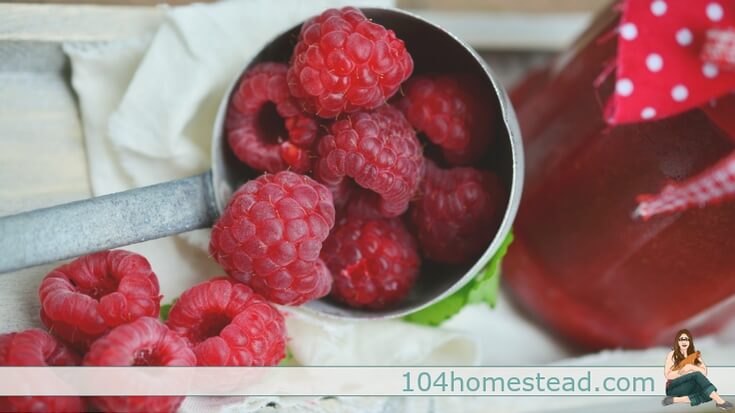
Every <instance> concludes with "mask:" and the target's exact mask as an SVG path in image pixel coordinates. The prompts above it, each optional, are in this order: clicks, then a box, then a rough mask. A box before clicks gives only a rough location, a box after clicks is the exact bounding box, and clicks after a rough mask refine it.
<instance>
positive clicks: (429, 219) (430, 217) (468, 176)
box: [411, 162, 507, 263]
mask: <svg viewBox="0 0 735 413" xmlns="http://www.w3.org/2000/svg"><path fill="white" fill-rule="evenodd" d="M419 192H420V196H419V198H418V199H417V200H415V201H414V202H413V203H412V207H411V221H412V223H413V225H414V227H415V228H416V229H417V232H418V240H419V245H420V246H421V251H422V252H423V254H424V256H425V257H426V258H429V259H431V260H434V261H438V262H444V263H463V262H466V261H469V260H472V259H474V258H477V256H478V255H479V254H480V253H482V251H484V250H485V248H487V246H488V245H489V243H490V241H491V240H492V239H493V237H494V236H495V232H496V231H497V229H498V225H499V224H500V220H501V218H502V214H503V211H504V206H505V204H506V202H507V193H506V191H505V188H504V187H503V184H502V182H501V181H500V178H498V176H497V175H495V174H494V173H492V172H490V171H481V170H478V169H474V168H453V169H448V170H443V169H439V168H438V167H436V166H435V165H434V164H432V163H431V162H427V167H426V175H425V177H424V180H423V181H422V184H421V189H420V191H419Z"/></svg>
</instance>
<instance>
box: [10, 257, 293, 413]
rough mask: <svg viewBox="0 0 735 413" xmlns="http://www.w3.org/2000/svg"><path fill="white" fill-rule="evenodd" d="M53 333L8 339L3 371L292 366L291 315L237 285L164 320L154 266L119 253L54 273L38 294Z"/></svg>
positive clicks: (218, 284)
mask: <svg viewBox="0 0 735 413" xmlns="http://www.w3.org/2000/svg"><path fill="white" fill-rule="evenodd" d="M38 297H39V300H40V303H41V314H40V319H41V322H42V323H43V325H44V326H45V327H46V328H47V329H48V331H44V330H41V329H38V328H32V329H28V330H25V331H20V332H15V333H7V334H2V335H0V365H1V366H80V365H81V366H273V365H276V364H278V363H279V362H280V361H281V359H283V358H284V356H285V352H286V328H285V322H284V319H283V315H282V314H281V313H280V312H279V311H278V309H276V308H275V307H274V306H272V305H271V304H270V303H269V302H268V301H267V300H266V299H265V298H263V297H262V296H261V295H259V294H257V293H255V292H254V291H253V290H252V289H251V288H250V287H248V286H246V285H244V284H242V283H240V282H237V281H235V280H233V279H231V278H227V277H220V278H214V279H212V280H209V281H205V282H202V283H200V284H198V285H195V286H194V287H192V288H190V289H189V290H187V291H186V292H184V293H183V294H182V295H181V297H180V298H179V299H178V300H177V301H176V303H175V304H174V305H173V307H172V308H171V310H170V313H169V316H168V320H167V321H165V322H164V321H163V320H161V319H160V318H159V317H160V314H159V313H160V308H161V307H160V302H161V298H162V297H161V295H160V292H159V285H158V277H157V276H156V274H155V273H154V272H153V270H152V269H151V265H150V263H149V262H148V260H147V259H146V258H145V257H143V256H141V255H139V254H136V253H133V252H129V251H124V250H113V251H103V252H98V253H95V254H91V255H86V256H83V257H80V258H77V259H76V260H74V261H72V262H70V263H68V264H65V265H62V266H60V267H58V268H56V269H54V270H53V271H51V272H50V273H49V274H48V275H46V277H45V278H44V279H43V280H42V281H41V285H40V287H39V289H38ZM183 400H184V397H172V396H132V397H124V396H117V397H112V396H96V397H89V398H83V397H76V396H64V397H61V396H13V397H8V396H3V397H0V411H3V412H83V411H100V412H175V411H176V410H177V409H178V407H179V406H180V405H181V403H182V402H183Z"/></svg>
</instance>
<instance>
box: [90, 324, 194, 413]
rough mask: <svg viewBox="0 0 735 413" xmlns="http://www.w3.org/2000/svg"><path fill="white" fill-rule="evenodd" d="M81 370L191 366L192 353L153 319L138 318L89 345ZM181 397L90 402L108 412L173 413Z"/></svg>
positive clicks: (180, 339) (93, 400)
mask: <svg viewBox="0 0 735 413" xmlns="http://www.w3.org/2000/svg"><path fill="white" fill-rule="evenodd" d="M83 364H84V365H85V366H195V365H196V364H197V360H196V356H195V355H194V352H193V351H192V350H191V349H190V348H189V344H188V343H187V342H186V340H185V339H184V338H182V337H181V336H179V335H178V334H176V333H174V332H173V331H171V330H169V329H168V327H166V326H165V325H163V324H161V322H160V321H158V319H156V318H151V317H142V318H139V319H137V320H135V321H133V322H132V323H129V324H123V325H121V326H118V327H115V328H114V329H112V330H111V331H110V332H109V333H108V334H107V335H105V336H104V337H101V338H99V339H98V340H97V341H95V342H94V343H92V346H91V347H90V348H89V352H87V355H86V356H84V362H83ZM183 401H184V397H179V396H165V397H163V396H129V397H122V396H121V397H112V396H98V397H93V398H92V402H93V404H94V405H95V406H97V407H98V408H99V409H101V410H103V411H109V412H175V411H176V409H178V407H179V405H181V402H183Z"/></svg>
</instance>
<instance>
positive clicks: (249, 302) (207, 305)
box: [167, 278, 286, 366]
mask: <svg viewBox="0 0 735 413" xmlns="http://www.w3.org/2000/svg"><path fill="white" fill-rule="evenodd" d="M167 324H168V326H169V328H171V330H173V331H175V332H177V333H179V334H180V335H181V336H183V337H184V338H186V339H188V340H189V342H190V343H192V345H193V346H194V353H195V354H196V356H197V364H198V365H200V366H274V365H276V364H278V362H279V361H280V360H281V359H282V358H283V357H284V356H285V354H286V326H285V322H284V320H283V316H282V315H281V313H279V312H278V310H276V309H275V308H273V307H272V306H271V305H270V304H268V302H267V301H265V299H263V297H261V296H260V295H258V294H256V293H254V292H253V290H251V289H250V287H248V286H246V285H244V284H240V283H236V282H233V281H230V280H229V279H226V278H216V279H213V280H210V281H205V282H203V283H200V284H197V285H195V286H194V287H192V288H190V289H189V290H187V291H186V292H184V293H183V294H182V295H181V297H180V298H179V299H178V300H177V301H176V303H175V304H174V306H173V307H172V308H171V313H169V318H168V321H167Z"/></svg>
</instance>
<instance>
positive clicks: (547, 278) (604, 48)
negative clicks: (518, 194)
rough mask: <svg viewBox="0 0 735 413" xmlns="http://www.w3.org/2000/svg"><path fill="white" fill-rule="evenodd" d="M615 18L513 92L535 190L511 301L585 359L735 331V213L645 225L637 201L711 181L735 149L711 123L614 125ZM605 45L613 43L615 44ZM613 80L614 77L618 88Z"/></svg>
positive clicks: (515, 249) (692, 119) (522, 225)
mask: <svg viewBox="0 0 735 413" xmlns="http://www.w3.org/2000/svg"><path fill="white" fill-rule="evenodd" d="M616 24H617V22H616V21H615V16H612V15H607V16H602V17H601V18H600V19H598V21H597V22H596V23H595V24H594V25H593V27H592V29H590V31H588V32H587V33H586V34H585V35H584V36H583V38H582V39H581V40H580V42H579V44H578V45H577V46H578V47H577V48H576V50H572V51H570V52H568V53H567V54H566V55H562V56H561V57H560V59H558V60H557V61H556V62H555V64H554V65H552V66H551V67H549V68H547V69H546V70H544V71H542V72H538V73H536V74H534V75H532V76H531V77H529V78H528V79H527V80H526V82H525V83H524V84H522V85H521V86H520V87H519V88H518V89H517V90H516V91H515V93H514V96H513V99H514V104H515V107H516V110H517V113H518V118H519V122H520V125H521V129H522V132H523V138H524V145H525V151H526V183H525V187H524V194H523V199H522V202H521V207H520V211H519V214H518V218H517V220H516V223H515V228H514V232H515V235H516V240H515V242H514V243H513V245H512V246H511V248H510V251H509V253H508V256H507V258H506V260H505V263H504V280H505V283H506V284H507V286H508V287H510V288H511V291H512V293H513V295H514V297H515V298H516V299H517V300H518V301H519V302H520V303H521V305H522V306H523V307H524V308H525V309H526V310H528V311H530V312H531V313H532V314H533V315H534V316H535V317H537V318H538V319H540V320H541V321H542V322H543V323H544V324H546V325H549V326H550V327H551V328H552V329H553V330H555V331H557V332H559V333H561V335H562V336H565V337H566V338H568V339H569V340H571V341H572V342H573V343H575V344H577V345H579V346H582V347H585V348H588V349H598V348H607V347H626V348H640V347H646V346H650V345H655V344H660V345H668V344H669V341H670V340H671V336H672V334H674V332H675V331H676V330H678V329H679V328H689V329H690V330H692V331H693V332H694V334H695V335H698V334H699V335H701V334H706V333H711V332H714V331H717V330H718V329H719V328H721V327H722V326H723V325H724V324H725V323H726V322H727V321H729V320H730V319H735V295H734V294H735V235H734V233H733V230H734V229H735V202H730V203H727V202H726V203H721V204H719V205H715V206H707V207H705V208H701V209H697V208H695V209H692V210H689V211H687V212H683V213H677V214H673V215H665V216H660V217H655V218H652V219H650V220H648V221H645V222H644V221H641V220H636V219H634V218H633V217H632V213H633V211H634V210H635V207H636V196H637V195H639V194H643V193H656V192H658V191H659V190H660V189H661V188H662V187H663V185H664V184H665V183H666V182H668V181H672V180H674V181H679V180H682V179H684V178H688V177H690V176H692V175H695V174H696V173H698V172H700V171H702V170H704V169H706V167H708V166H710V165H712V164H714V163H715V162H716V161H717V160H719V159H721V158H723V157H724V156H726V155H728V154H729V153H730V152H731V151H732V150H733V143H732V142H733V140H732V139H730V138H729V137H728V136H727V135H726V134H725V132H723V131H722V130H720V129H719V128H718V127H717V126H716V125H715V124H713V123H712V122H711V121H710V120H709V118H708V117H707V116H706V115H705V114H704V113H703V112H702V111H701V110H698V109H697V110H692V111H689V112H686V113H684V114H681V115H678V116H675V117H672V118H668V119H665V120H661V121H656V122H648V123H640V124H633V125H626V126H615V127H610V126H608V125H607V124H606V123H605V121H604V119H603V106H604V105H603V102H604V101H605V100H606V99H607V97H608V96H609V95H610V93H612V85H611V84H612V83H614V80H613V79H611V80H610V81H607V82H606V83H605V84H604V85H603V86H602V87H601V88H596V87H595V86H594V83H595V79H596V78H597V77H598V76H599V75H600V73H601V72H602V71H603V70H604V68H605V66H606V65H607V64H608V62H610V61H611V60H612V59H613V58H614V56H615V52H616V39H615V38H614V36H609V33H610V32H611V31H612V30H613V29H614V27H615V25H616ZM606 38H607V39H606ZM611 78H613V76H611Z"/></svg>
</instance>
